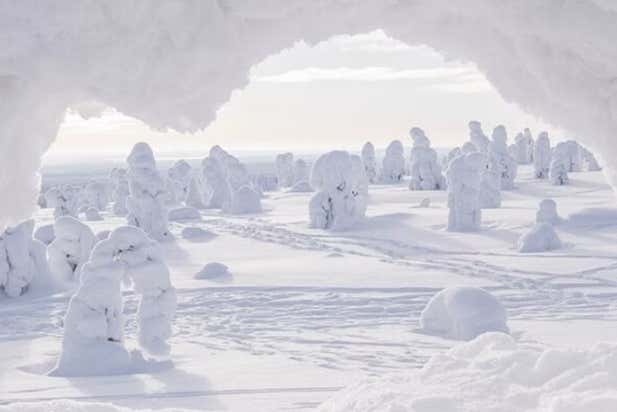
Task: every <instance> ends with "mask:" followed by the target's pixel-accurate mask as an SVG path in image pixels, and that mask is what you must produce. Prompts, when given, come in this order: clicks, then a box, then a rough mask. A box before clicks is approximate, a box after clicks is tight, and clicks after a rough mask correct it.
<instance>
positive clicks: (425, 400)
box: [319, 332, 617, 412]
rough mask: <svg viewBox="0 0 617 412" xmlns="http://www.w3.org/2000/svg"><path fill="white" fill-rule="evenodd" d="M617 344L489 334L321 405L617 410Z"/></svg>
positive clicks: (337, 410) (460, 410)
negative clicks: (526, 340) (539, 341)
mask: <svg viewBox="0 0 617 412" xmlns="http://www.w3.org/2000/svg"><path fill="white" fill-rule="evenodd" d="M615 359H617V345H613V344H610V345H609V344H598V345H596V346H594V347H592V348H591V349H588V350H573V349H543V348H537V347H531V346H525V345H523V344H519V343H517V342H515V341H514V339H513V338H512V337H510V336H508V335H505V334H502V333H497V332H494V333H486V334H484V335H481V336H479V337H478V338H476V339H475V340H473V341H471V342H466V343H464V344H461V345H459V346H456V347H454V348H452V349H450V350H449V351H447V352H446V353H444V354H439V355H436V356H435V357H433V358H432V359H431V360H429V361H428V362H427V363H426V364H425V365H424V367H423V368H422V369H420V370H417V371H414V372H413V373H410V374H407V375H403V376H400V375H399V376H392V377H386V378H382V379H378V380H371V381H365V382H361V383H358V384H356V385H353V386H351V387H349V388H347V389H345V390H343V391H342V392H340V393H339V394H338V395H337V396H335V397H334V398H333V399H331V400H330V401H328V402H326V403H324V404H323V405H322V406H321V407H320V408H319V411H321V412H326V411H329V412H343V411H345V412H347V411H349V412H351V411H353V412H369V411H371V412H373V411H397V412H404V411H409V412H486V411H494V412H497V411H504V412H505V411H509V412H589V411H595V412H611V411H615V410H617V386H616V385H615V381H616V378H617V372H616V368H615Z"/></svg>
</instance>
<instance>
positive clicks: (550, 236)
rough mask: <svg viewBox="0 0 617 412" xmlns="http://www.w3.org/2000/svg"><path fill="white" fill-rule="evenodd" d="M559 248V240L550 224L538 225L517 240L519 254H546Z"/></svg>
mask: <svg viewBox="0 0 617 412" xmlns="http://www.w3.org/2000/svg"><path fill="white" fill-rule="evenodd" d="M559 248H561V240H560V239H559V236H557V232H555V228H553V225H551V224H550V223H538V224H536V225H535V226H534V227H532V228H531V229H530V230H529V232H527V233H525V234H524V235H522V236H521V238H520V239H519V240H518V251H519V252H521V253H537V252H546V251H548V250H555V249H559Z"/></svg>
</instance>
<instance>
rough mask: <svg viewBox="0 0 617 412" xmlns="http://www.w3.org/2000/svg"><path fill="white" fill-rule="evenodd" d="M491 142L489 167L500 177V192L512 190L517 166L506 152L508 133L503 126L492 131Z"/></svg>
mask: <svg viewBox="0 0 617 412" xmlns="http://www.w3.org/2000/svg"><path fill="white" fill-rule="evenodd" d="M491 138H492V140H491V143H490V145H489V158H490V162H491V167H492V168H493V170H495V171H496V172H497V173H499V176H500V188H501V190H512V189H514V179H516V174H517V169H518V164H517V162H516V160H515V159H514V158H513V157H512V156H510V153H509V152H508V133H507V131H506V128H505V127H504V126H503V125H499V126H497V127H495V129H493V134H492V136H491Z"/></svg>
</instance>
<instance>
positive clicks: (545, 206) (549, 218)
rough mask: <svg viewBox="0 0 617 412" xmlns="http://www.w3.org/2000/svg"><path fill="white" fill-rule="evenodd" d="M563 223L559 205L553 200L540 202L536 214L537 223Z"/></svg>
mask: <svg viewBox="0 0 617 412" xmlns="http://www.w3.org/2000/svg"><path fill="white" fill-rule="evenodd" d="M560 222H561V218H560V217H559V214H558V213H557V203H556V202H555V201H554V200H553V199H543V200H542V201H540V205H539V206H538V211H537V212H536V223H550V224H551V225H556V224H558V223H560Z"/></svg>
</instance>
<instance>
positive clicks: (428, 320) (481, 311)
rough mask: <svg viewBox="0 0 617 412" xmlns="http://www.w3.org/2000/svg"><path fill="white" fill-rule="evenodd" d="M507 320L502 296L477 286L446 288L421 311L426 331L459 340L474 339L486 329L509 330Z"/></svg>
mask: <svg viewBox="0 0 617 412" xmlns="http://www.w3.org/2000/svg"><path fill="white" fill-rule="evenodd" d="M507 320H508V316H507V313H506V310H505V308H504V307H503V305H502V304H501V303H500V302H499V300H497V298H496V297H495V296H493V295H491V294H490V293H489V292H487V291H485V290H484V289H480V288H475V287H449V288H445V289H443V290H441V291H440V292H438V293H437V294H436V295H435V296H433V297H432V298H431V300H430V301H429V302H428V303H427V305H426V307H425V308H424V309H423V310H422V313H421V314H420V326H421V327H422V330H423V331H424V332H426V333H430V334H432V335H438V336H442V337H445V338H449V339H457V340H471V339H473V338H475V337H476V336H478V335H481V334H483V333H485V332H504V333H509V328H508V325H507Z"/></svg>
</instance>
